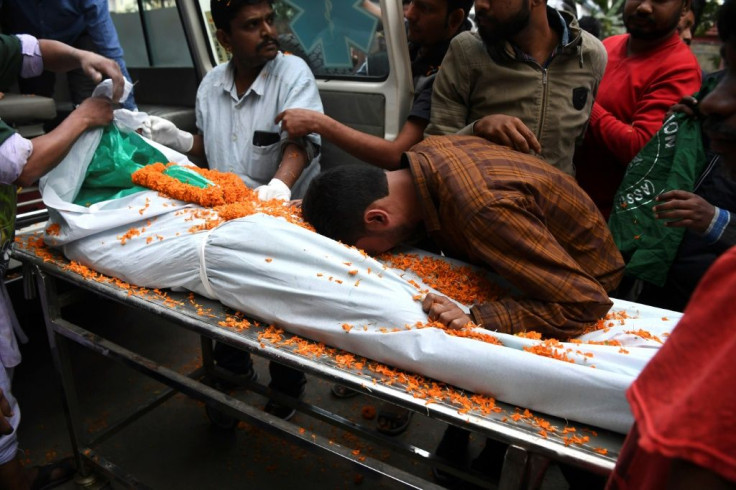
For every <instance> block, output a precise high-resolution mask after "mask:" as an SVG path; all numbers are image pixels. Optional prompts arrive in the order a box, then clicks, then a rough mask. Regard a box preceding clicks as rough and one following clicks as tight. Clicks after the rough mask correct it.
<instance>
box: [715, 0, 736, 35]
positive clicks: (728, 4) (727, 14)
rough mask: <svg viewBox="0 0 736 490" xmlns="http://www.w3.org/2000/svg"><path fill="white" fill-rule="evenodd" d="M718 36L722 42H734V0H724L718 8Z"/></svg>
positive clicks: (735, 11)
mask: <svg viewBox="0 0 736 490" xmlns="http://www.w3.org/2000/svg"><path fill="white" fill-rule="evenodd" d="M716 25H717V26H718V37H720V38H721V41H723V42H724V43H736V0H725V1H724V2H723V5H721V8H720V9H718V21H717V22H716Z"/></svg>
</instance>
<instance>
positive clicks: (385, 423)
mask: <svg viewBox="0 0 736 490" xmlns="http://www.w3.org/2000/svg"><path fill="white" fill-rule="evenodd" d="M412 415H414V412H412V411H411V410H409V409H406V408H402V407H397V406H396V405H391V404H388V403H384V404H383V405H382V406H381V408H380V409H378V417H377V424H378V427H376V430H378V432H381V433H383V434H387V435H390V436H396V435H399V434H401V433H402V432H404V431H405V430H406V429H407V428H408V427H409V422H411V417H412Z"/></svg>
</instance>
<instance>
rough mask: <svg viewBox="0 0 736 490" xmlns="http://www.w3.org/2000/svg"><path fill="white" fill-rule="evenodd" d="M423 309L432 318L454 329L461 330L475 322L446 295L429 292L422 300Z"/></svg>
mask: <svg viewBox="0 0 736 490" xmlns="http://www.w3.org/2000/svg"><path fill="white" fill-rule="evenodd" d="M422 309H423V310H424V311H426V312H427V316H428V317H429V319H430V320H436V321H438V322H440V323H442V324H443V325H445V326H446V327H447V328H451V329H453V330H459V329H461V328H463V327H464V326H465V325H467V324H468V323H473V319H472V318H470V317H469V316H468V315H466V314H465V312H464V311H463V310H461V309H460V307H459V306H458V305H456V304H455V303H453V302H452V301H450V299H449V298H446V297H445V296H439V295H437V294H432V293H430V294H428V295H427V296H426V297H425V298H424V301H422Z"/></svg>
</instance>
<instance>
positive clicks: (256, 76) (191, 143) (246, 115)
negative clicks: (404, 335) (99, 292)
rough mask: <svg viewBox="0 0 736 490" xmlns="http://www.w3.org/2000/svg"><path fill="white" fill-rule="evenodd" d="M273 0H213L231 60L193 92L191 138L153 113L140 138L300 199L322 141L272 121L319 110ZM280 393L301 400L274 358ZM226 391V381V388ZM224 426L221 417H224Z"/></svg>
mask: <svg viewBox="0 0 736 490" xmlns="http://www.w3.org/2000/svg"><path fill="white" fill-rule="evenodd" d="M271 3H272V2H271V0H211V3H210V9H211V11H212V19H213V21H214V23H215V26H216V27H217V32H216V35H217V40H218V42H219V43H220V44H221V45H222V47H223V48H225V50H226V51H227V52H229V53H231V54H232V59H231V60H230V61H229V62H228V63H224V64H221V65H219V66H217V67H215V68H214V69H213V70H212V71H211V72H209V73H208V74H207V75H206V76H205V77H204V79H203V80H202V83H201V84H200V86H199V90H198V91H197V108H196V111H197V128H198V129H199V131H200V134H196V135H192V134H190V133H188V132H186V131H182V130H180V129H178V128H177V127H176V126H175V125H174V124H173V123H171V122H170V121H167V120H165V119H161V118H158V117H155V116H149V120H148V121H147V122H146V125H145V127H144V129H143V135H144V136H146V137H148V138H150V139H152V140H154V141H156V142H158V143H161V144H163V145H166V146H169V147H170V148H173V149H175V150H177V151H180V152H182V153H186V154H188V155H191V156H196V157H198V158H205V159H206V160H207V163H208V165H209V167H210V168H212V169H215V170H220V171H225V172H233V173H236V174H238V175H239V176H240V178H242V179H243V181H244V182H245V183H246V185H248V186H249V187H252V188H256V191H257V192H258V198H259V199H261V200H270V199H280V200H289V199H292V198H294V199H297V198H301V197H302V195H303V194H304V192H305V191H306V189H307V187H308V185H309V182H310V180H311V179H312V177H314V176H315V175H316V174H317V173H319V145H320V138H319V136H318V135H316V134H309V135H306V136H304V137H302V138H289V135H288V133H287V132H286V131H283V132H282V131H281V128H280V127H279V125H278V124H276V123H275V119H276V116H277V115H278V114H279V113H281V112H282V111H284V110H286V109H290V108H301V109H311V110H315V111H319V112H322V102H321V100H320V98H319V92H318V90H317V85H316V83H315V81H314V76H313V75H312V72H311V71H310V70H309V67H308V66H307V64H306V63H305V62H304V61H303V60H302V59H301V58H298V57H296V56H290V55H285V54H283V53H281V52H280V51H279V44H278V40H277V37H276V36H277V33H276V30H275V28H274V19H275V15H274V11H273V7H272V5H271ZM214 354H215V355H214V357H215V362H216V363H217V365H218V366H219V367H221V368H224V369H226V370H228V371H230V372H231V373H233V374H235V375H238V376H239V377H240V378H241V379H243V380H248V379H253V378H254V377H255V375H256V373H255V371H254V370H253V363H252V361H251V359H250V355H249V354H248V353H247V352H244V351H241V350H238V349H235V348H233V347H230V346H228V345H227V344H222V343H217V344H215V353H214ZM269 371H270V374H271V383H270V384H269V386H270V387H271V388H272V389H274V390H277V391H280V392H282V393H285V394H287V395H290V396H292V397H300V396H301V395H302V393H303V392H304V384H305V383H306V378H305V376H304V373H302V372H301V371H297V370H295V369H293V368H290V367H287V366H284V365H281V364H278V363H275V362H271V363H270V366H269ZM223 388H229V386H223ZM265 410H266V411H267V412H269V413H271V414H272V415H275V416H277V417H281V418H283V419H287V420H288V419H289V418H291V417H292V416H293V415H294V412H295V411H294V409H292V408H290V407H288V406H285V405H281V404H278V403H276V402H274V401H273V400H271V401H269V402H268V404H267V405H266V407H265ZM223 423H225V422H223Z"/></svg>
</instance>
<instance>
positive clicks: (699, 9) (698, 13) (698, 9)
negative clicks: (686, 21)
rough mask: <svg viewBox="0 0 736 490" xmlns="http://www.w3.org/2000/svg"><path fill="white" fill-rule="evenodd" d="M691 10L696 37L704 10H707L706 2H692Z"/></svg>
mask: <svg viewBox="0 0 736 490" xmlns="http://www.w3.org/2000/svg"><path fill="white" fill-rule="evenodd" d="M690 10H692V11H693V19H694V20H693V27H692V32H693V36H694V35H695V29H697V28H698V25H700V19H701V18H702V17H703V10H705V0H691V1H690Z"/></svg>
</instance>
